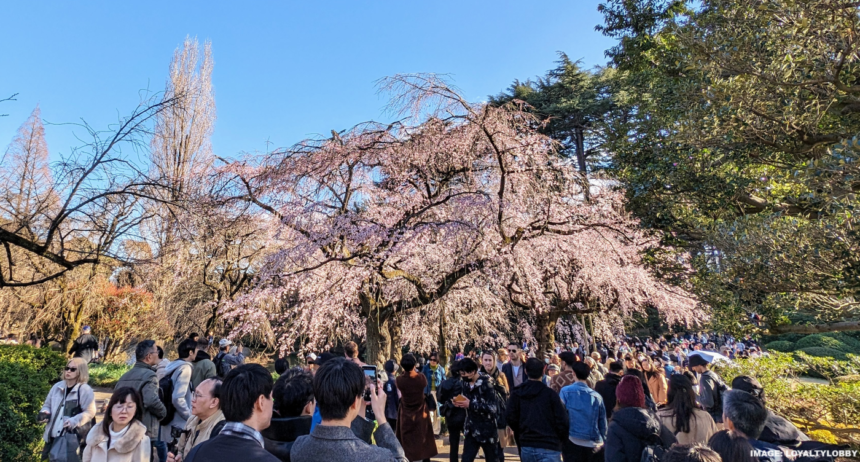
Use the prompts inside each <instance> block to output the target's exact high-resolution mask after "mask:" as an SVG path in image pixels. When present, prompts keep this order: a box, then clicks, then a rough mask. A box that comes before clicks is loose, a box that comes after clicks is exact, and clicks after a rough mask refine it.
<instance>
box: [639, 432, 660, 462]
mask: <svg viewBox="0 0 860 462" xmlns="http://www.w3.org/2000/svg"><path fill="white" fill-rule="evenodd" d="M648 442H649V443H651V444H648V445H647V446H645V448H644V449H642V455H641V456H639V462H660V461H661V460H663V456H664V455H666V448H664V447H663V441H662V440H660V438H659V437H656V436H653V435H652V437H651V438H650V439H649V440H648Z"/></svg>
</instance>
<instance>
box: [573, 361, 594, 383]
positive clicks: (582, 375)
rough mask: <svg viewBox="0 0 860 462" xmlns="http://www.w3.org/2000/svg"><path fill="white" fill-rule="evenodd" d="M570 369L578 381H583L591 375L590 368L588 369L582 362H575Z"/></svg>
mask: <svg viewBox="0 0 860 462" xmlns="http://www.w3.org/2000/svg"><path fill="white" fill-rule="evenodd" d="M570 367H571V369H573V373H574V375H576V378H577V379H579V380H585V379H587V378H588V375H589V374H591V368H590V367H588V364H585V363H584V362H582V361H577V362H575V363H573V366H570Z"/></svg>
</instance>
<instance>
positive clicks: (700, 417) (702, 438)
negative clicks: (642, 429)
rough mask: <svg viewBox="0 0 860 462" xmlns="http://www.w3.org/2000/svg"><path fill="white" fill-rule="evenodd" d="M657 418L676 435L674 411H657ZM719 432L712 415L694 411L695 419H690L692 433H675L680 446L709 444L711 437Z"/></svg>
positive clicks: (698, 410) (699, 410)
mask: <svg viewBox="0 0 860 462" xmlns="http://www.w3.org/2000/svg"><path fill="white" fill-rule="evenodd" d="M657 417H659V418H660V422H663V425H665V426H666V428H668V429H669V431H671V432H672V433H675V413H674V412H673V411H672V409H660V410H659V411H657ZM717 431H719V429H718V428H717V424H715V423H714V419H713V418H712V417H711V415H710V414H708V413H707V412H705V411H703V410H701V409H694V410H693V418H692V419H690V431H689V432H688V433H675V437H676V438H678V444H695V443H701V444H708V440H709V439H711V435H713V434H714V433H716V432H717Z"/></svg>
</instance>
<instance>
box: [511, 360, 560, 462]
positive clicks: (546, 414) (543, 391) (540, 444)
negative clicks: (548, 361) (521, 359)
mask: <svg viewBox="0 0 860 462" xmlns="http://www.w3.org/2000/svg"><path fill="white" fill-rule="evenodd" d="M525 368H526V375H527V376H528V378H529V379H528V381H527V382H526V383H524V384H522V385H520V386H519V387H517V388H514V390H513V391H512V392H511V399H510V401H508V408H507V415H506V416H505V420H506V421H507V424H508V426H509V427H511V429H512V430H513V431H514V434H515V435H517V440H518V441H519V444H520V449H521V451H522V455H523V458H528V457H529V456H533V457H535V458H539V457H541V456H549V457H552V456H555V457H556V458H558V457H560V456H561V449H562V443H563V442H564V441H566V440H567V438H568V431H569V429H570V422H569V420H568V414H567V410H566V409H565V407H564V404H562V402H561V399H560V398H559V397H558V393H556V392H555V391H553V390H552V389H551V388H549V387H547V386H546V385H544V384H543V382H542V381H541V379H542V378H543V369H544V363H543V361H541V360H539V359H537V358H531V359H529V360H528V361H526V364H525Z"/></svg>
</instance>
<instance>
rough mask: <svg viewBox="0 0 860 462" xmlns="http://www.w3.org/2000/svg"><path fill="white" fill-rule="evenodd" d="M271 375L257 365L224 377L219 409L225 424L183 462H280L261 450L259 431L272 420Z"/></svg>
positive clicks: (241, 367) (248, 365)
mask: <svg viewBox="0 0 860 462" xmlns="http://www.w3.org/2000/svg"><path fill="white" fill-rule="evenodd" d="M272 385H273V384H272V374H271V373H269V371H267V370H266V368H264V367H263V366H261V365H259V364H245V365H242V366H239V367H237V368H235V369H233V370H231V371H230V372H229V373H227V376H226V377H224V383H223V384H222V385H221V410H222V411H223V412H224V418H225V419H226V420H227V423H226V424H224V428H223V429H222V430H221V433H220V434H218V436H216V437H215V438H213V439H210V440H209V441H206V442H204V443H201V444H200V445H198V446H196V447H194V449H192V450H191V452H190V453H188V457H187V458H186V459H185V462H203V461H206V462H210V461H212V462H236V461H240V460H254V461H258V462H279V461H278V458H277V457H275V456H273V455H272V454H269V452H267V451H266V450H265V449H264V440H263V435H262V434H260V432H261V431H263V430H265V429H267V428H269V425H270V424H271V421H272Z"/></svg>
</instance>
